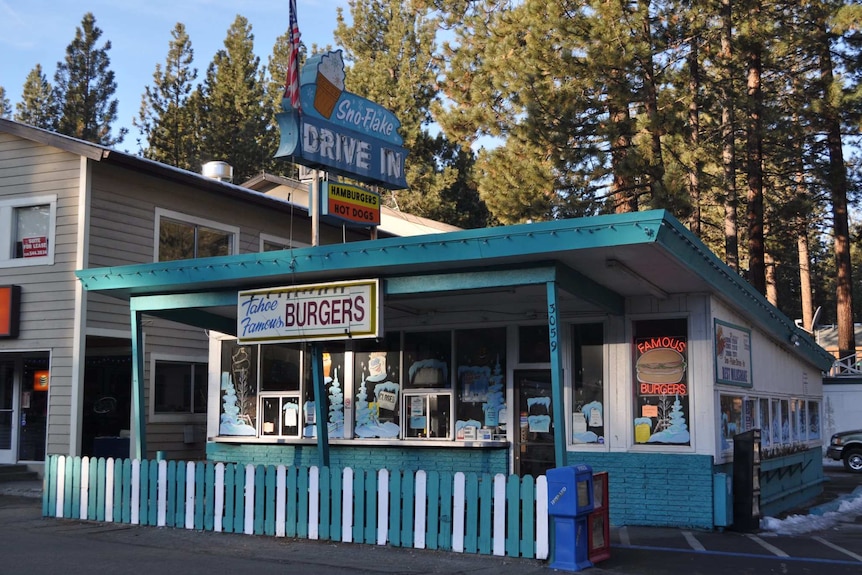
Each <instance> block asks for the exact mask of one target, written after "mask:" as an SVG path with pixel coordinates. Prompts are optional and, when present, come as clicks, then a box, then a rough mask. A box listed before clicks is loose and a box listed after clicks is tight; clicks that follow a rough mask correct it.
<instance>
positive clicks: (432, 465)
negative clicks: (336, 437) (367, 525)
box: [207, 443, 509, 474]
mask: <svg viewBox="0 0 862 575" xmlns="http://www.w3.org/2000/svg"><path fill="white" fill-rule="evenodd" d="M207 459H209V460H211V461H215V462H219V461H221V462H224V463H240V464H243V465H245V464H248V463H252V464H255V465H257V464H263V465H281V464H283V465H294V466H311V465H317V464H318V459H317V446H313V445H271V444H248V443H246V444H235V443H209V444H207ZM329 465H330V467H333V468H344V467H351V468H353V469H363V470H368V469H375V470H376V469H390V470H410V471H418V470H420V469H423V470H425V471H451V472H456V471H463V472H464V473H471V472H473V473H491V474H496V473H503V474H508V473H509V455H508V450H507V449H505V448H499V449H451V448H433V447H428V448H424V447H423V448H416V447H397V446H394V447H388V446H387V447H383V446H362V445H356V446H353V445H351V446H344V447H342V446H336V445H330V446H329Z"/></svg>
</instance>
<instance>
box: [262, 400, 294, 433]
mask: <svg viewBox="0 0 862 575" xmlns="http://www.w3.org/2000/svg"><path fill="white" fill-rule="evenodd" d="M260 406H261V416H260V422H261V423H260V434H261V436H263V437H268V436H278V437H292V438H298V437H300V430H301V428H302V425H301V422H302V420H301V417H300V411H299V395H297V394H284V395H281V394H269V393H261V394H260Z"/></svg>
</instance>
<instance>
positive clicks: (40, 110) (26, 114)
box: [15, 64, 58, 130]
mask: <svg viewBox="0 0 862 575" xmlns="http://www.w3.org/2000/svg"><path fill="white" fill-rule="evenodd" d="M57 112H58V108H57V100H56V95H55V94H54V88H53V87H52V86H51V84H50V82H48V78H47V77H46V76H45V74H44V73H43V72H42V65H41V64H36V66H35V67H34V68H33V69H32V70H30V73H29V74H27V79H26V80H25V81H24V92H23V94H22V96H21V101H20V102H18V103H17V104H15V121H17V122H22V123H24V124H29V125H31V126H36V127H38V128H45V129H46V130H56V129H57Z"/></svg>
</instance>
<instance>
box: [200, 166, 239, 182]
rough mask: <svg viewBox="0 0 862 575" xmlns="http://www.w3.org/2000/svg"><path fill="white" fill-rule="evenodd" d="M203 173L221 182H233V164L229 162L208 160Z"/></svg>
mask: <svg viewBox="0 0 862 575" xmlns="http://www.w3.org/2000/svg"><path fill="white" fill-rule="evenodd" d="M201 173H202V174H203V175H204V176H205V177H207V178H212V179H213V180H218V181H220V182H233V166H231V165H230V164H228V163H227V162H207V163H206V164H204V165H203V170H202V171H201Z"/></svg>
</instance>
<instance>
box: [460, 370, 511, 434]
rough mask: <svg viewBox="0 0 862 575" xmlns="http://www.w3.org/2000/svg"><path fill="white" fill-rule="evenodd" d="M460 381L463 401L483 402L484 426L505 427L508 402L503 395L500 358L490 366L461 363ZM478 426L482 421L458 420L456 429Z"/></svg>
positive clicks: (492, 427)
mask: <svg viewBox="0 0 862 575" xmlns="http://www.w3.org/2000/svg"><path fill="white" fill-rule="evenodd" d="M458 381H459V384H460V389H461V396H460V400H461V401H462V402H469V403H479V402H481V404H482V413H483V420H484V427H486V428H491V429H494V428H498V427H499V428H503V427H504V426H505V424H506V403H505V399H504V396H503V372H502V367H501V366H500V360H499V359H498V360H497V362H496V363H495V364H494V369H493V371H492V369H491V368H490V367H489V366H477V365H461V366H458ZM474 423H475V424H476V425H477V427H478V426H481V425H480V423H479V422H478V421H476V420H474V419H470V420H458V421H456V422H455V430H456V432H457V431H458V429H459V428H463V427H472V426H473V424H474Z"/></svg>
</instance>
